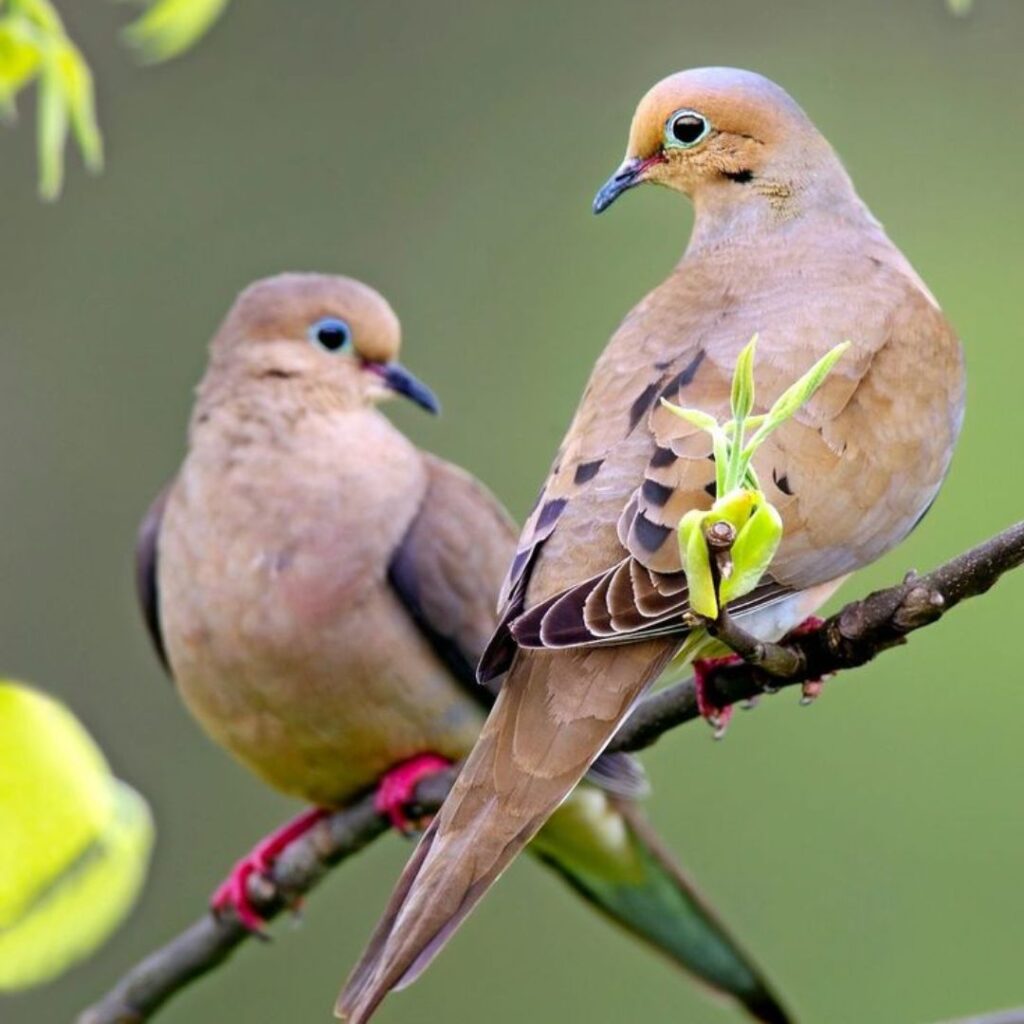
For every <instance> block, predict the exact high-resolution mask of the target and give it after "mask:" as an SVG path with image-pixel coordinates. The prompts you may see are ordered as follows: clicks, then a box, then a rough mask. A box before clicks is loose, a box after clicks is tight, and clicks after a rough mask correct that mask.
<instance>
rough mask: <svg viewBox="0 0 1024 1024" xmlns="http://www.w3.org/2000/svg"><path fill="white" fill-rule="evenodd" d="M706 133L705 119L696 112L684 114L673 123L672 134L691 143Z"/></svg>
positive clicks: (682, 140) (681, 140)
mask: <svg viewBox="0 0 1024 1024" xmlns="http://www.w3.org/2000/svg"><path fill="white" fill-rule="evenodd" d="M703 133H704V119H703V118H702V117H697V115H696V114H683V116H682V117H677V118H676V119H675V121H674V122H673V124H672V134H673V135H674V136H675V137H676V138H677V139H678V140H679V141H680V142H683V143H686V144H687V145H689V144H690V143H691V142H696V141H697V140H698V139H699V138H700V137H701V135H702V134H703Z"/></svg>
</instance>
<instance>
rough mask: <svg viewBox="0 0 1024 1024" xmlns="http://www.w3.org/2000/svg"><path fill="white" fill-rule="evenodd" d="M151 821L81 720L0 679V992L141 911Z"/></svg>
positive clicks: (49, 971) (78, 954) (65, 960)
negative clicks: (138, 904) (130, 912)
mask: <svg viewBox="0 0 1024 1024" xmlns="http://www.w3.org/2000/svg"><path fill="white" fill-rule="evenodd" d="M152 841H153V822H152V817H151V815H150V812H149V808H148V806H147V805H146V802H145V800H143V798H142V797H141V796H139V794H138V793H136V792H135V791H134V790H133V789H131V788H130V787H129V786H127V785H125V783H123V782H121V781H119V780H118V779H116V778H115V777H114V776H113V775H112V774H111V771H110V767H109V766H108V764H107V762H106V760H105V759H104V757H103V754H102V753H101V752H100V750H99V748H98V747H97V746H96V744H95V743H94V742H93V740H92V738H91V737H90V736H89V734H88V733H87V732H86V731H85V729H84V728H83V727H82V725H81V724H80V723H79V722H78V721H77V719H76V718H75V717H74V715H72V714H71V712H70V711H69V710H68V709H67V708H66V707H65V706H64V705H63V704H60V703H58V702H57V701H55V700H53V699H52V698H51V697H48V696H46V695H45V694H43V693H41V692H39V691H38V690H35V689H32V688H31V687H28V686H25V685H23V684H21V683H14V682H10V681H3V680H0V991H4V990H12V989H19V988H25V987H27V986H30V985H35V984H39V983H41V982H44V981H47V980H48V979H50V978H52V977H53V976H55V975H56V974H59V973H60V972H61V971H63V970H64V969H66V968H67V967H69V966H71V964H73V963H74V962H76V961H78V960H80V959H82V958H83V957H85V956H87V955H88V954H89V953H90V952H92V951H93V950H94V949H95V948H97V947H98V946H99V945H100V944H101V943H102V942H103V941H104V940H105V939H106V938H107V936H108V935H109V934H110V933H111V932H112V931H113V930H114V928H115V927H116V926H117V925H118V924H119V923H120V921H121V920H122V919H123V918H124V916H125V915H126V914H127V912H128V910H129V909H130V907H131V905H132V904H133V903H134V901H135V897H136V896H137V894H138V892H139V889H140V888H141V885H142V882H143V879H144V878H145V874H146V868H147V865H148V862H149V852H150V849H151V846H152Z"/></svg>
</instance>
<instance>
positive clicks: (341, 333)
mask: <svg viewBox="0 0 1024 1024" xmlns="http://www.w3.org/2000/svg"><path fill="white" fill-rule="evenodd" d="M316 338H317V341H319V342H320V344H321V345H323V347H324V348H326V349H330V351H332V352H336V351H337V350H338V349H339V348H341V347H342V346H343V345H344V344H345V342H346V341H348V331H346V330H345V328H344V327H340V326H338V325H336V324H332V325H329V326H326V327H321V328H320V330H318V331H317V332H316Z"/></svg>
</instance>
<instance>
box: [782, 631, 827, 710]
mask: <svg viewBox="0 0 1024 1024" xmlns="http://www.w3.org/2000/svg"><path fill="white" fill-rule="evenodd" d="M824 624H825V620H824V619H819V618H818V616H817V615H809V616H808V617H807V618H806V619H804V621H803V622H801V623H800V625H799V626H794V627H793V628H792V629H791V630H790V631H789V633H787V634H786V635H787V637H791V636H807V634H808V633H813V632H814V631H815V630H816V629H820V628H821V627H822V626H823V625H824ZM783 642H785V641H783ZM824 688H825V680H824V679H808V680H807V681H806V682H805V683H804V684H803V686H802V687H801V691H800V706H801V707H807V705H808V704H813V703H814V702H815V701H816V700H817V699H818V698H819V697H820V696H821V691H822V690H823V689H824Z"/></svg>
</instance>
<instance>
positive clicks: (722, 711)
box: [693, 654, 743, 740]
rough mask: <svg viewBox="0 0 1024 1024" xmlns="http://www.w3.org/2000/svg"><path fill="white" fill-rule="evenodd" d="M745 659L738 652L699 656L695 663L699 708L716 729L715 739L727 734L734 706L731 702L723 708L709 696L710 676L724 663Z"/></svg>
mask: <svg viewBox="0 0 1024 1024" xmlns="http://www.w3.org/2000/svg"><path fill="white" fill-rule="evenodd" d="M742 661H743V659H742V658H741V657H740V656H739V655H738V654H729V655H726V656H725V657H724V658H698V659H697V660H696V661H695V662H694V663H693V682H694V685H695V687H696V690H697V710H698V711H699V712H700V713H701V717H702V718H704V719H705V720H706V721H707V723H708V725H710V726H711V727H712V728H713V729H714V730H715V739H716V740H720V739H721V738H722V737H723V736H724V735H725V730H726V729H727V728H728V726H729V720H730V719H731V718H732V712H733V706H732V705H731V704H729V705H726V707H724V708H721V707H719V706H718V705H717V704H715V703H714V702H713V701H712V700H711V698H710V697H709V696H708V691H707V680H708V676H709V675H711V673H712V672H713V671H714V670H715V669H716V668H721V667H722V666H723V665H739V664H740V663H741V662H742Z"/></svg>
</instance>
